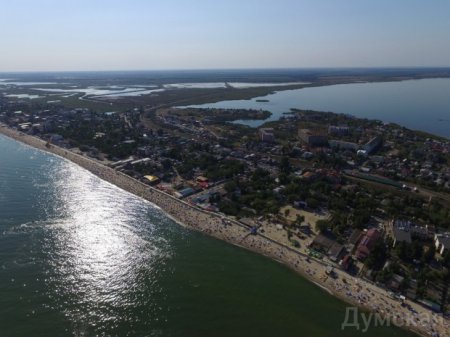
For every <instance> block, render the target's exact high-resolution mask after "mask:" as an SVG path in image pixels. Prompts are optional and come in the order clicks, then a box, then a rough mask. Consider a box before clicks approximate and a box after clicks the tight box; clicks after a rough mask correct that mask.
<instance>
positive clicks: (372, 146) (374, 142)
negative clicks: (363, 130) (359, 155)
mask: <svg viewBox="0 0 450 337" xmlns="http://www.w3.org/2000/svg"><path fill="white" fill-rule="evenodd" d="M382 143H383V138H381V136H376V137H373V138H372V139H371V140H369V141H368V142H367V143H366V144H364V145H363V147H362V149H363V150H364V151H366V153H367V154H372V153H373V152H375V151H376V150H378V149H379V148H380V147H381V144H382Z"/></svg>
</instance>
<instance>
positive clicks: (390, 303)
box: [0, 123, 450, 337]
mask: <svg viewBox="0 0 450 337" xmlns="http://www.w3.org/2000/svg"><path fill="white" fill-rule="evenodd" d="M0 133H1V134H3V135H5V136H7V137H10V138H12V139H15V140H17V141H20V142H22V143H24V144H27V145H29V146H32V147H34V148H37V149H40V150H42V151H46V152H49V153H53V154H55V155H58V156H60V157H63V158H65V159H67V160H70V161H71V162H73V163H75V164H77V165H79V166H81V167H83V168H84V169H86V170H88V171H90V172H91V173H93V174H95V175H96V176H98V177H99V178H101V179H103V180H105V181H108V182H110V183H112V184H114V185H116V186H118V187H119V188H122V189H123V190H125V191H128V192H130V193H133V194H135V195H137V196H139V197H142V198H143V199H145V200H148V201H149V202H151V203H153V204H155V205H157V206H158V207H160V208H161V209H162V210H163V211H164V212H166V213H167V214H168V215H169V216H170V217H172V218H173V219H174V220H175V221H177V222H178V223H180V224H182V225H184V226H186V227H188V228H191V229H194V230H197V231H199V232H202V233H205V234H207V235H210V236H212V237H215V238H217V239H220V240H224V241H227V242H229V243H231V244H234V245H237V246H240V247H243V248H246V249H248V250H251V251H254V252H257V253H259V254H263V255H265V256H267V257H269V258H271V259H274V260H277V261H279V262H281V263H283V264H285V265H287V266H288V267H290V268H291V269H293V270H295V271H296V272H298V273H300V274H301V275H302V276H303V277H306V278H307V279H309V280H310V281H312V282H314V283H315V284H316V285H318V286H320V287H321V288H322V289H324V290H326V291H328V292H329V293H331V294H333V295H334V296H336V297H338V298H340V299H342V300H343V301H345V302H347V303H349V304H350V305H351V306H355V307H359V308H362V309H364V310H366V311H370V312H372V313H375V314H376V315H380V317H384V318H389V322H391V323H392V324H395V325H398V326H401V327H403V328H405V329H409V330H411V331H414V332H416V333H418V334H421V335H424V336H442V337H450V321H449V320H448V319H445V318H444V317H442V315H438V314H435V313H433V312H431V311H430V310H428V309H426V308H424V307H422V306H421V305H419V304H417V303H414V302H411V301H407V302H408V306H404V305H402V303H401V302H400V301H398V300H396V299H393V298H392V297H391V296H390V295H389V294H388V292H387V291H386V290H384V289H381V288H379V287H377V286H375V285H373V284H371V283H369V282H367V281H365V280H362V279H359V278H355V277H353V276H351V275H349V274H347V273H345V272H344V271H342V270H338V269H335V274H336V276H335V277H330V276H328V275H327V274H326V268H327V266H328V264H327V263H326V262H324V261H321V260H316V259H314V258H308V256H307V255H305V254H302V253H300V252H298V251H296V250H294V249H292V248H291V247H289V246H287V245H283V244H281V243H280V242H277V241H275V240H273V239H271V238H270V237H268V236H266V235H265V234H262V233H258V234H257V235H250V230H249V228H248V227H247V226H246V225H244V224H242V223H240V222H238V221H235V220H233V219H229V218H227V217H225V216H222V215H220V214H216V213H211V212H207V211H204V210H202V209H200V208H197V207H195V206H193V205H190V204H188V203H186V202H184V201H182V200H179V199H177V198H175V197H173V196H171V195H169V194H167V193H164V192H162V191H160V190H157V189H155V188H153V187H151V186H148V185H146V184H143V183H142V182H140V181H138V180H136V179H134V178H132V177H130V176H127V175H125V174H123V173H121V172H118V171H115V170H114V169H112V168H110V167H107V166H105V165H103V164H102V163H100V162H98V161H96V160H94V159H90V158H88V157H85V156H83V155H79V154H76V153H73V152H71V151H69V150H67V149H64V148H60V147H57V146H55V145H51V146H50V147H47V146H46V142H45V141H43V140H41V139H39V138H36V137H33V136H30V135H26V134H23V133H21V132H19V131H16V130H14V129H11V128H9V127H7V126H5V125H3V124H1V123H0ZM342 322H343V323H344V317H342Z"/></svg>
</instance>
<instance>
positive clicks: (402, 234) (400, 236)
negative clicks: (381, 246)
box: [392, 220, 411, 247]
mask: <svg viewBox="0 0 450 337" xmlns="http://www.w3.org/2000/svg"><path fill="white" fill-rule="evenodd" d="M392 235H393V236H394V243H393V247H395V245H396V244H397V243H398V242H406V243H411V222H410V221H406V220H395V221H393V222H392Z"/></svg>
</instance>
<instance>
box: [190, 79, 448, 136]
mask: <svg viewBox="0 0 450 337" xmlns="http://www.w3.org/2000/svg"><path fill="white" fill-rule="evenodd" d="M259 99H267V100H269V102H257V100H259ZM194 106H197V107H211V108H246V109H263V110H268V111H270V112H272V113H273V114H272V116H271V117H270V118H269V120H277V119H279V118H280V116H282V115H283V113H284V112H289V111H290V109H291V108H299V109H311V110H318V111H332V112H337V113H346V114H351V115H354V116H356V117H362V118H371V119H380V120H382V121H386V122H394V123H398V124H400V125H403V126H406V127H408V128H411V129H417V130H422V131H427V132H430V133H434V134H436V135H440V136H444V137H447V138H450V79H448V78H445V79H424V80H412V81H402V82H382V83H357V84H339V85H331V86H324V87H315V88H304V89H297V90H286V91H279V92H277V93H274V94H272V95H267V96H264V97H256V98H253V99H251V100H235V101H222V102H218V103H213V104H203V105H194ZM240 122H241V123H243V124H247V125H250V126H258V125H261V124H262V123H263V122H262V121H240Z"/></svg>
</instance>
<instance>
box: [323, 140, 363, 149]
mask: <svg viewBox="0 0 450 337" xmlns="http://www.w3.org/2000/svg"><path fill="white" fill-rule="evenodd" d="M328 143H329V144H330V147H331V148H333V149H338V150H351V151H357V150H358V148H359V146H358V144H356V143H352V142H346V141H343V140H334V139H332V140H330V141H329V142H328Z"/></svg>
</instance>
